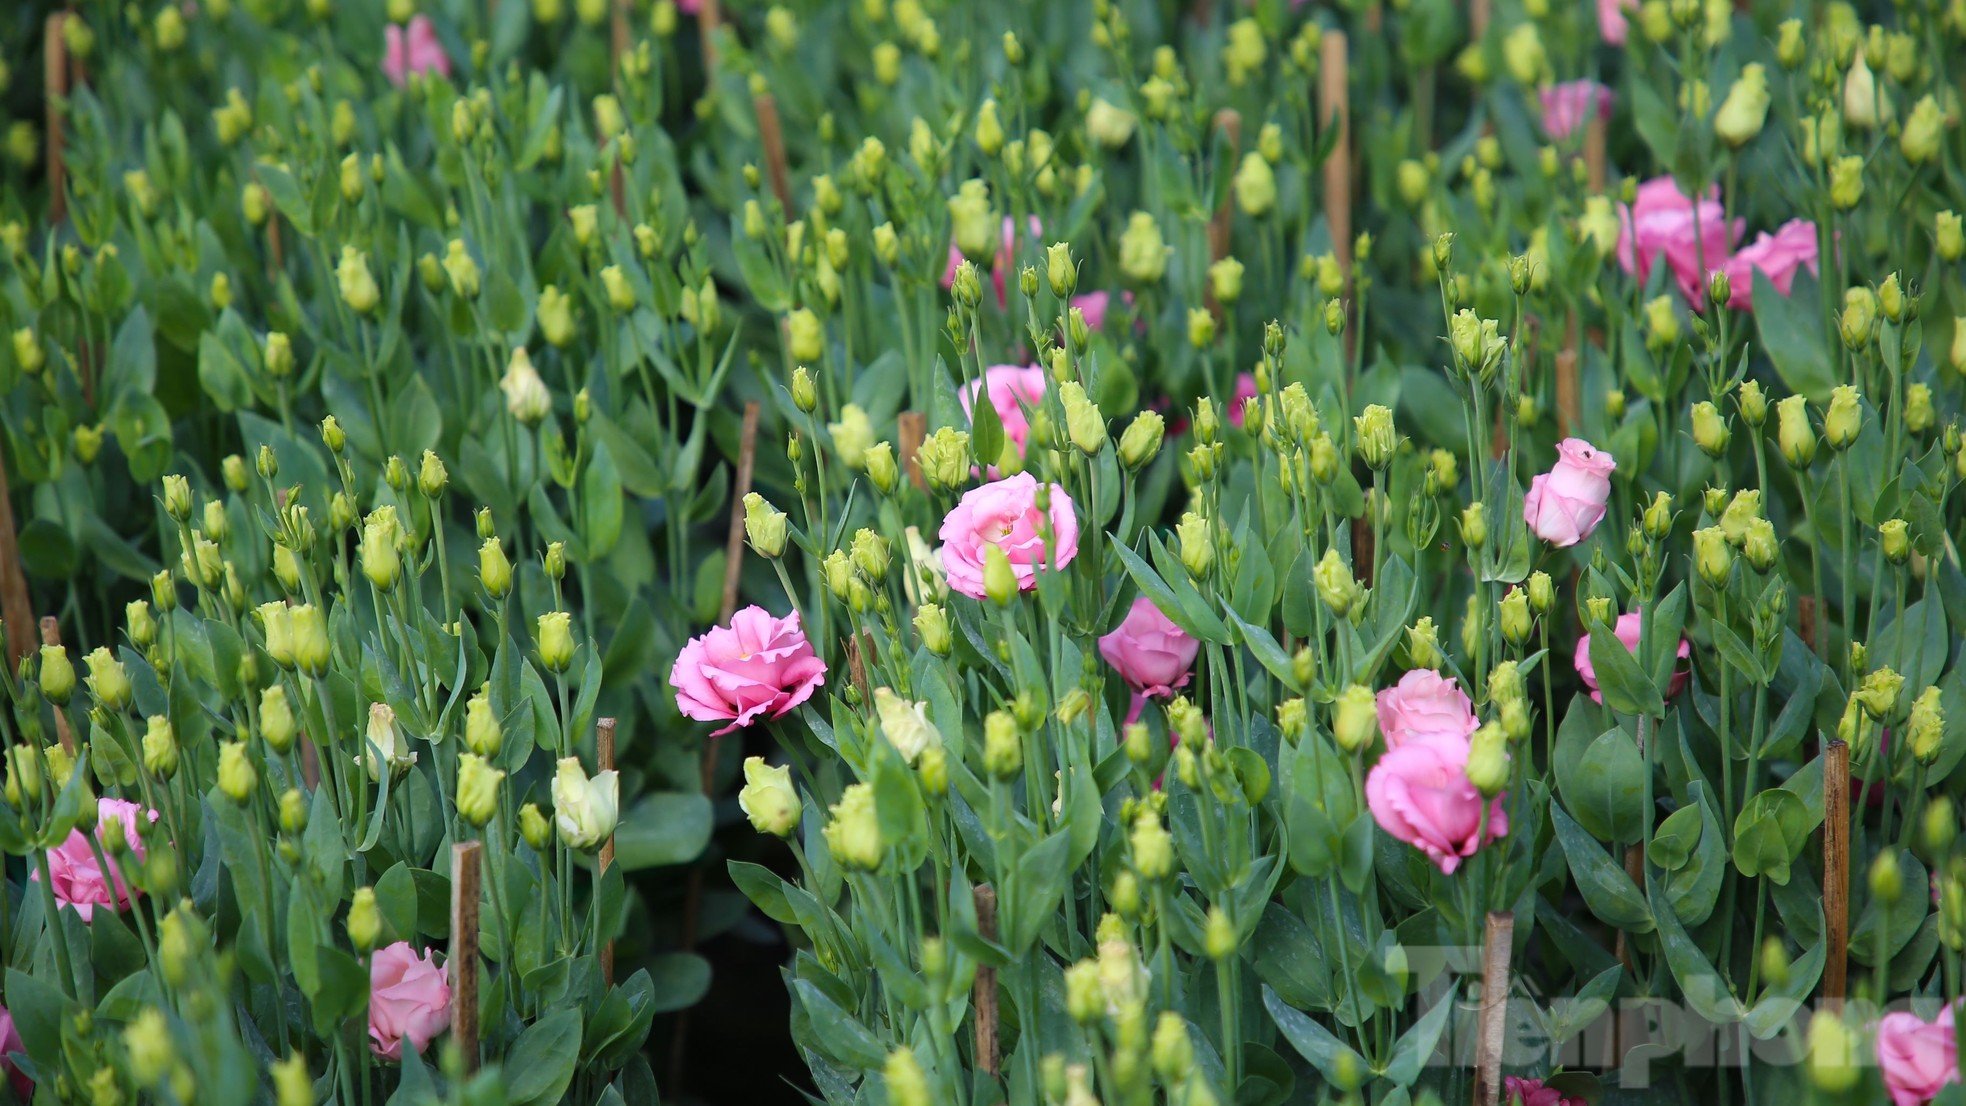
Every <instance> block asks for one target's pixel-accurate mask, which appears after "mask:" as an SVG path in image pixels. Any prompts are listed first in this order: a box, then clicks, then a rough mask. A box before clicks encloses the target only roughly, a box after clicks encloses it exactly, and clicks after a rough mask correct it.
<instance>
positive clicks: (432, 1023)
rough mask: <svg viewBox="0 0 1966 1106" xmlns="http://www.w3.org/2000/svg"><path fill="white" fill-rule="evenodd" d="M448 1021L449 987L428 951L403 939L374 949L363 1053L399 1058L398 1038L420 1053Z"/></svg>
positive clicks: (400, 1057)
mask: <svg viewBox="0 0 1966 1106" xmlns="http://www.w3.org/2000/svg"><path fill="white" fill-rule="evenodd" d="M450 1024H451V985H450V983H449V982H447V981H446V980H445V979H444V969H442V968H440V967H438V966H437V964H436V961H434V960H432V959H431V956H430V954H429V953H427V952H426V953H424V954H423V955H421V956H418V955H417V952H416V950H415V949H412V948H411V947H410V943H409V942H408V941H398V942H396V943H395V944H393V945H390V946H389V947H388V948H384V949H379V950H377V952H376V954H375V955H374V956H373V957H371V958H370V959H369V1051H371V1052H373V1053H375V1054H376V1055H377V1056H380V1057H382V1058H383V1059H384V1060H401V1059H402V1058H403V1042H404V1041H408V1042H409V1043H410V1047H411V1048H412V1049H414V1050H416V1051H417V1052H418V1053H421V1052H422V1051H423V1050H424V1048H425V1047H427V1046H428V1045H429V1044H430V1040H431V1038H433V1037H435V1036H436V1035H437V1034H439V1033H442V1032H443V1031H444V1030H446V1029H449V1028H450Z"/></svg>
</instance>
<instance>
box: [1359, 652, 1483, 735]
mask: <svg viewBox="0 0 1966 1106" xmlns="http://www.w3.org/2000/svg"><path fill="white" fill-rule="evenodd" d="M1373 702H1374V704H1375V705H1376V706H1377V708H1378V713H1379V732H1380V733H1382V734H1384V735H1385V737H1386V747H1387V748H1388V749H1397V748H1399V747H1400V746H1401V745H1404V744H1406V743H1407V742H1409V741H1418V740H1425V739H1430V738H1437V737H1438V738H1451V739H1453V740H1455V741H1460V742H1466V741H1467V740H1468V735H1470V734H1472V733H1474V732H1475V730H1477V729H1479V728H1480V727H1481V721H1480V720H1479V719H1477V718H1476V717H1475V713H1474V703H1473V702H1471V701H1469V699H1468V696H1467V693H1465V692H1463V691H1462V690H1461V685H1460V684H1458V683H1456V682H1454V679H1453V678H1452V677H1447V676H1442V675H1441V674H1440V673H1438V672H1435V671H1434V670H1432V669H1430V668H1416V669H1414V670H1412V671H1411V672H1408V673H1407V674H1406V675H1404V676H1401V677H1400V678H1399V682H1398V683H1396V684H1394V685H1393V686H1391V687H1389V688H1387V689H1385V690H1384V691H1381V692H1380V693H1379V694H1378V695H1376V696H1374V698H1373Z"/></svg>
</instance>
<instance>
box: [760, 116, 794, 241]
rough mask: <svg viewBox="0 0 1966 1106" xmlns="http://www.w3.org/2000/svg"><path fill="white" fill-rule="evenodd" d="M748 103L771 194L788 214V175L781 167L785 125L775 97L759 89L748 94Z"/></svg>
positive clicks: (790, 192)
mask: <svg viewBox="0 0 1966 1106" xmlns="http://www.w3.org/2000/svg"><path fill="white" fill-rule="evenodd" d="M751 106H752V108H753V109H755V110H756V111H757V113H758V142H759V144H760V145H762V146H763V147H764V150H765V177H766V179H767V180H769V181H770V182H771V194H772V195H774V196H776V197H778V209H779V210H780V211H783V212H785V214H786V217H787V218H790V217H791V214H792V177H791V174H790V172H789V171H788V170H787V169H786V167H785V128H784V125H783V123H781V122H780V121H779V118H778V100H777V98H776V97H774V96H772V94H771V93H769V92H760V93H758V94H757V95H755V96H753V97H751Z"/></svg>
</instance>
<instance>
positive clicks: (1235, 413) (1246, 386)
mask: <svg viewBox="0 0 1966 1106" xmlns="http://www.w3.org/2000/svg"><path fill="white" fill-rule="evenodd" d="M1255 398H1256V374H1255V373H1237V374H1236V395H1235V398H1234V399H1233V400H1230V401H1229V425H1230V426H1233V427H1235V428H1236V429H1237V430H1241V429H1242V405H1243V401H1244V400H1251V399H1255Z"/></svg>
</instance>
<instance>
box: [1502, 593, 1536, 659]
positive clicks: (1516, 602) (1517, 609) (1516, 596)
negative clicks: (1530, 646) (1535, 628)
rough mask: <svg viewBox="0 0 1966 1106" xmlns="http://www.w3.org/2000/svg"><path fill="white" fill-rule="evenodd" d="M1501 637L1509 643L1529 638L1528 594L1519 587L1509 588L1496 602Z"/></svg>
mask: <svg viewBox="0 0 1966 1106" xmlns="http://www.w3.org/2000/svg"><path fill="white" fill-rule="evenodd" d="M1498 607H1499V608H1500V609H1499V618H1500V622H1501V628H1502V639H1503V640H1504V641H1507V642H1508V643H1509V644H1510V645H1521V644H1522V643H1523V642H1525V641H1528V640H1529V630H1530V618H1529V596H1528V595H1526V594H1524V593H1523V590H1522V589H1521V588H1510V589H1509V590H1508V593H1507V594H1505V595H1503V596H1502V599H1501V602H1500V603H1499V604H1498Z"/></svg>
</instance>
